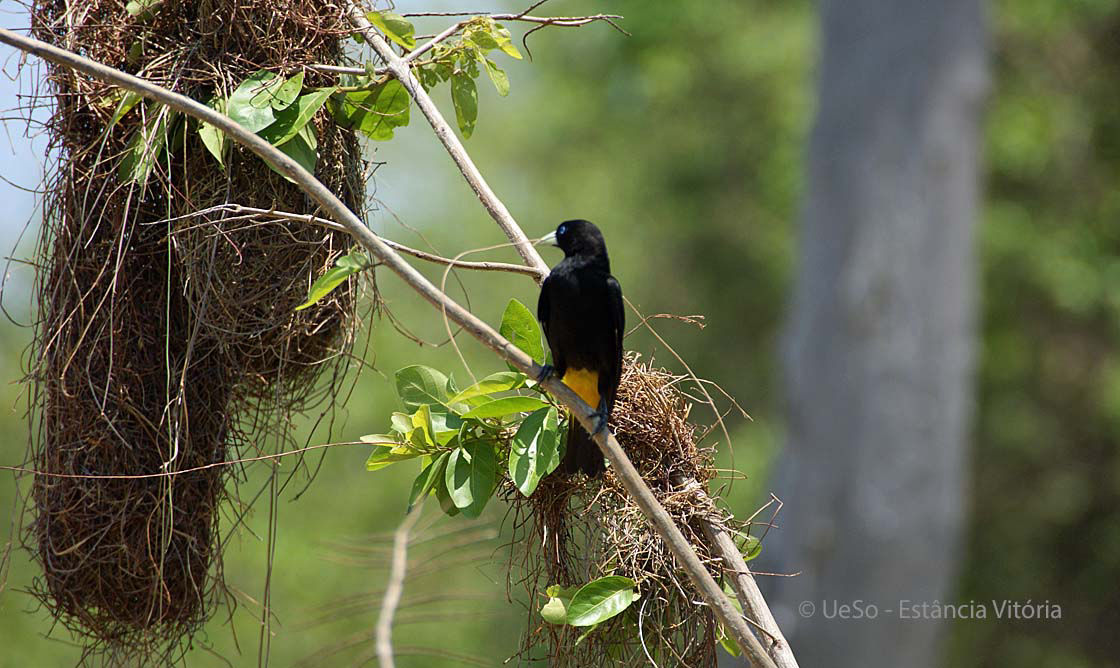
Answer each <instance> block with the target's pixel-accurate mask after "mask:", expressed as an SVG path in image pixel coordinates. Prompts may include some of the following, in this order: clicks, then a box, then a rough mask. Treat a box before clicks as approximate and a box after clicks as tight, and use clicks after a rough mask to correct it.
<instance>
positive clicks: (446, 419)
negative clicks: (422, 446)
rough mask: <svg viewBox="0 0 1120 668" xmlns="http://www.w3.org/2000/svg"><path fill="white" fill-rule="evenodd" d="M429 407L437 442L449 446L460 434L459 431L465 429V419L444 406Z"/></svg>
mask: <svg viewBox="0 0 1120 668" xmlns="http://www.w3.org/2000/svg"><path fill="white" fill-rule="evenodd" d="M428 405H429V407H430V408H431V412H432V428H433V429H434V430H435V437H436V442H437V443H439V444H440V445H447V444H448V443H450V442H451V441H453V440H455V437H456V436H457V435H458V434H459V430H460V429H462V427H463V419H462V418H461V417H459V416H458V415H456V414H455V413H453V412H451V411H449V410H448V409H446V408H445V407H444V406H440V405H439V404H428Z"/></svg>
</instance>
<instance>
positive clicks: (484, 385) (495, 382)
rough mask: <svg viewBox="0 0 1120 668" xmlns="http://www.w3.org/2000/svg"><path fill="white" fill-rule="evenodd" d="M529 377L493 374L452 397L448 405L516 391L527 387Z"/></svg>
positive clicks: (500, 372)
mask: <svg viewBox="0 0 1120 668" xmlns="http://www.w3.org/2000/svg"><path fill="white" fill-rule="evenodd" d="M526 378H527V376H526V375H525V374H523V373H521V372H520V371H499V372H498V373H492V374H490V375H489V376H487V377H485V378H483V379H482V380H480V381H478V382H477V383H475V384H474V385H471V386H470V387H468V388H467V389H465V390H463V391H462V392H459V393H458V394H456V395H455V396H453V397H451V399H450V400H448V402H447V403H449V404H457V403H459V402H462V401H466V400H467V399H473V398H475V397H478V396H483V395H487V394H497V393H498V392H507V391H509V390H516V389H517V388H519V387H521V386H523V385H525V380H526Z"/></svg>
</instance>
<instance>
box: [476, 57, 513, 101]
mask: <svg viewBox="0 0 1120 668" xmlns="http://www.w3.org/2000/svg"><path fill="white" fill-rule="evenodd" d="M479 60H480V61H482V64H483V65H484V66H485V67H486V73H487V74H489V75H490V81H493V82H494V88H496V89H498V95H501V96H502V97H505V96H506V95H509V77H508V76H506V73H505V71H504V70H503V69H502V68H500V67H498V66H497V65H495V64H494V61H492V60H490V59H489V58H486V57H485V56H482V55H479Z"/></svg>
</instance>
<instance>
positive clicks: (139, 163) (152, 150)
mask: <svg viewBox="0 0 1120 668" xmlns="http://www.w3.org/2000/svg"><path fill="white" fill-rule="evenodd" d="M145 109H146V111H147V119H146V120H145V121H144V124H143V125H141V126H140V127H138V128H136V131H135V132H134V133H133V135H132V138H131V139H130V140H129V141H128V146H126V147H125V156H124V159H123V160H121V164H120V168H119V169H118V172H117V176H118V177H119V178H120V180H121V181H124V182H126V183H138V184H140V185H141V186H143V185H145V184H146V183H147V182H148V176H149V175H150V174H151V173H152V169H153V168H154V167H155V165H156V160H158V159H159V156H160V155H161V154H162V153H163V149H164V148H165V147H166V146H167V140H168V136H169V133H168V131H169V129H170V127H171V124H172V122H173V121H174V120H175V119H176V118H177V117H178V115H179V112H177V111H172V110H171V109H168V108H167V107H166V106H164V105H163V104H160V103H158V102H151V103H148V104H147V105H145Z"/></svg>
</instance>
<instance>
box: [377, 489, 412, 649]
mask: <svg viewBox="0 0 1120 668" xmlns="http://www.w3.org/2000/svg"><path fill="white" fill-rule="evenodd" d="M423 507H424V504H420V503H418V504H416V506H415V507H414V508H413V509H412V510H410V511H409V512H408V515H406V516H405V518H404V521H403V522H401V524H400V526H398V527H397V530H396V532H395V533H394V534H393V564H392V566H391V567H390V571H389V584H388V585H387V586H386V587H385V596H384V597H382V599H381V614H380V615H378V617H377V629H376V631H375V633H374V635H375V637H376V650H377V665H378V666H380V668H393V666H394V663H393V615H394V614H396V612H397V606H398V605H400V602H401V594H403V593H404V577H405V573H406V572H407V570H408V538H409V534H410V533H411V532H412V528H413V527H414V526H416V522H417V521H418V520H419V519H420V509H421V508H423Z"/></svg>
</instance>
